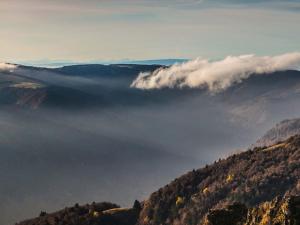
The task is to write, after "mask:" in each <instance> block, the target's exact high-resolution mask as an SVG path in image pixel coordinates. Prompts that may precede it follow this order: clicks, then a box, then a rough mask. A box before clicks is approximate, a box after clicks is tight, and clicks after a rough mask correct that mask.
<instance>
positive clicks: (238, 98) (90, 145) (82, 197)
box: [0, 68, 300, 225]
mask: <svg viewBox="0 0 300 225" xmlns="http://www.w3.org/2000/svg"><path fill="white" fill-rule="evenodd" d="M14 75H16V76H18V77H19V78H20V77H21V78H22V79H25V80H28V79H29V80H30V81H31V82H38V83H42V84H43V85H44V86H46V87H47V88H48V89H49V90H50V87H52V86H55V87H60V88H61V89H59V91H58V92H55V94H57V93H62V94H63V95H62V96H65V95H66V94H68V93H69V92H67V91H66V90H69V89H68V88H72V90H75V91H80V94H82V95H86V94H87V96H88V97H90V96H92V97H93V99H94V98H95V99H96V100H95V101H94V100H93V102H92V103H94V104H88V105H86V104H83V105H82V102H81V101H79V100H78V99H77V97H76V98H74V99H71V100H72V101H74V105H75V106H76V107H74V105H73V106H72V107H67V106H66V105H64V104H60V105H55V104H53V103H51V104H45V105H41V106H40V107H39V108H37V109H31V108H28V107H16V106H11V105H3V106H2V107H1V110H0V151H1V157H0V167H1V168H0V182H1V187H0V211H1V216H0V224H3V225H6V224H13V223H15V222H17V221H20V220H22V219H26V218H31V217H34V216H37V215H38V214H39V212H40V211H41V210H43V211H47V212H52V211H55V210H58V209H61V208H63V207H66V206H71V205H74V204H75V203H81V204H85V203H91V202H93V201H96V202H100V201H111V202H115V203H117V204H121V205H122V206H130V205H131V204H133V201H134V200H135V199H139V200H143V199H145V198H147V196H149V194H150V193H151V192H153V191H155V190H157V189H158V188H159V187H161V186H163V185H165V184H167V183H168V182H170V181H171V180H172V179H175V178H176V177H178V176H180V175H182V174H183V173H185V172H186V171H189V170H191V169H194V168H200V167H202V166H204V165H205V164H208V163H212V162H213V161H214V160H218V159H219V158H222V157H226V156H228V155H229V154H232V153H234V152H236V151H240V150H244V149H247V148H248V147H249V146H250V145H251V144H252V143H254V142H255V141H256V139H258V138H259V137H260V136H261V135H262V134H263V133H264V132H265V131H266V130H267V129H269V128H270V127H272V126H273V125H274V123H275V122H278V121H279V120H281V119H286V118H290V117H294V116H297V113H298V112H299V109H300V106H299V105H298V104H296V102H297V101H298V95H297V94H295V92H294V90H298V89H297V88H296V86H297V85H298V83H299V81H298V83H297V82H295V81H294V80H291V79H292V78H293V77H294V75H293V74H292V75H291V76H290V77H291V78H289V79H285V80H286V82H285V83H282V82H280V84H282V87H280V88H279V87H278V86H276V88H275V84H274V85H273V84H270V82H262V81H260V83H261V84H264V85H269V86H268V91H265V90H266V86H264V85H261V87H260V86H259V85H256V83H255V82H257V81H256V80H252V81H249V82H248V83H247V84H249V87H246V88H245V87H244V88H243V87H242V86H239V87H237V88H236V89H232V90H230V91H228V92H226V93H222V94H219V95H217V96H212V95H210V93H208V92H206V91H203V90H196V91H195V90H154V91H143V90H135V89H131V88H129V85H130V83H131V82H132V80H133V79H134V78H135V77H136V76H137V75H138V74H135V75H130V76H125V77H120V78H114V79H108V78H105V77H101V76H96V77H80V76H79V77H78V76H70V75H68V76H67V75H62V74H58V73H57V71H55V70H36V69H28V68H17V69H16V70H15V72H14ZM10 76H13V74H10ZM132 77H133V79H132ZM278 77H280V76H279V75H278ZM21 78H20V79H21ZM3 79H4V78H3ZM276 79H277V78H276ZM276 79H275V80H276ZM297 79H298V78H297ZM288 81H289V82H288ZM6 82H7V81H6ZM18 82H19V80H18ZM251 82H252V83H254V84H255V85H252V83H251ZM291 85H292V86H291ZM293 85H294V86H293ZM295 85H296V86H295ZM272 87H273V88H272ZM287 87H288V88H287ZM290 87H295V88H294V89H292V88H290ZM48 89H46V91H47V90H48ZM9 90H10V91H11V89H9ZM13 90H15V89H13ZM55 90H56V89H55ZM262 90H264V91H263V92H262ZM274 90H275V91H276V93H277V95H274V93H272V91H274ZM17 91H18V92H17V93H18V94H19V92H20V90H19V89H18V90H17ZM22 91H24V90H22ZM25 91H26V90H25ZM236 91H239V92H238V94H237V93H236ZM1 93H2V92H1ZM10 93H11V92H10ZM21 93H22V94H23V92H21ZM49 93H52V92H49ZM72 93H73V92H72ZM76 93H77V92H76ZM266 93H269V94H270V96H273V95H274V96H279V94H278V93H281V95H280V96H283V93H284V94H285V95H284V97H282V98H278V99H277V100H276V101H275V100H274V99H273V98H271V97H269V98H266ZM52 94H53V93H52ZM55 96H56V97H55V98H54V97H51V96H49V97H48V98H46V100H45V101H46V102H47V101H48V102H49V101H54V102H57V101H58V100H59V101H61V102H62V103H64V102H63V100H62V99H61V96H60V95H55ZM253 96H256V97H255V98H254V97H253ZM262 96H264V98H263V99H264V101H262V100H261V99H262ZM99 99H100V100H99ZM253 99H255V100H254V102H253ZM266 99H267V100H266ZM98 100H99V101H98ZM68 101H69V100H68ZM282 107H283V108H285V107H288V108H289V110H288V112H287V110H280V109H281V108H282ZM298 116H299V115H298ZM260 117H261V119H260V120H258V118H260Z"/></svg>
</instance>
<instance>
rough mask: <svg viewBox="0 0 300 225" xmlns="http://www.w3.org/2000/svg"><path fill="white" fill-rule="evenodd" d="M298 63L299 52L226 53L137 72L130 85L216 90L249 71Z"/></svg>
mask: <svg viewBox="0 0 300 225" xmlns="http://www.w3.org/2000/svg"><path fill="white" fill-rule="evenodd" d="M299 66H300V53H299V52H296V53H287V54H283V55H278V56H263V57H259V56H255V55H241V56H228V57H226V58H225V59H223V60H220V61H214V62H211V61H209V60H206V59H195V60H192V61H189V62H187V63H183V64H177V65H173V66H171V67H170V68H165V69H158V70H156V71H155V72H153V73H141V74H140V75H139V76H138V78H137V79H136V80H135V81H134V82H133V83H132V85H131V87H133V88H139V89H160V88H184V87H188V88H208V89H209V90H210V91H211V92H220V91H223V90H226V89H227V88H229V87H230V86H231V85H232V84H235V83H240V82H242V81H243V80H245V79H247V78H248V77H250V76H251V75H252V74H256V75H259V74H268V73H271V72H275V71H284V70H289V69H296V68H298V67H299Z"/></svg>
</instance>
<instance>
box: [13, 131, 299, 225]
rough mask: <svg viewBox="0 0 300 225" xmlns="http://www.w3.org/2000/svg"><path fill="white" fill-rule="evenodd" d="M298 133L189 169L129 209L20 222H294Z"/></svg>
mask: <svg viewBox="0 0 300 225" xmlns="http://www.w3.org/2000/svg"><path fill="white" fill-rule="evenodd" d="M299 160H300V136H293V137H291V138H289V139H287V140H285V141H283V142H282V143H280V144H277V145H271V146H268V147H264V148H255V149H252V150H249V151H246V152H243V153H240V154H234V155H232V156H230V157H228V158H227V159H222V160H219V161H218V162H215V163H214V164H212V165H207V166H205V167H204V168H202V169H198V170H193V171H191V172H189V173H187V174H185V175H183V176H181V177H179V178H177V179H175V180H174V181H173V182H171V183H170V184H168V185H166V186H165V187H163V188H160V189H159V190H158V191H156V192H154V193H152V194H151V195H150V197H149V198H148V199H147V200H146V201H144V202H142V204H140V203H139V202H136V203H135V204H134V207H133V208H126V209H121V208H120V207H119V206H117V205H113V204H108V203H100V204H95V203H93V204H91V205H86V206H78V205H75V206H74V207H71V208H66V209H65V210H62V211H59V212H57V213H54V214H47V213H41V215H40V216H39V217H38V218H36V219H32V220H27V221H24V222H21V223H19V224H18V225H58V224H64V225H136V224H138V225H161V224H165V225H175V224H187V225H198V224H201V225H262V224H270V225H271V224H272V225H275V224H276V225H286V224H289V225H298V224H300V195H299V194H300V183H299V181H300V164H299Z"/></svg>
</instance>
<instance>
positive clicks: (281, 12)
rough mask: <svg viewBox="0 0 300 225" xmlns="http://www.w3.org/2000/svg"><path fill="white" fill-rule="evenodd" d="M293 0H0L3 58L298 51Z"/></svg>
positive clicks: (298, 4) (298, 11)
mask: <svg viewBox="0 0 300 225" xmlns="http://www.w3.org/2000/svg"><path fill="white" fill-rule="evenodd" d="M299 24H300V1H296V0H284V1H283V0H265V1H260V0H243V1H239V0H139V1H137V0H110V1H106V0H43V1H41V0H26V1H24V0H1V1H0V44H1V51H0V61H26V60H44V59H49V60H60V59H62V60H74V61H90V60H120V59H158V58H195V57H208V58H222V57H224V56H226V55H239V54H249V53H254V54H258V55H274V54H281V53H284V52H294V51H300V42H299V37H300V29H299Z"/></svg>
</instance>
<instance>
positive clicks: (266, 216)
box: [203, 196, 300, 225]
mask: <svg viewBox="0 0 300 225" xmlns="http://www.w3.org/2000/svg"><path fill="white" fill-rule="evenodd" d="M299 224H300V196H291V197H286V198H280V197H276V198H275V199H273V200H272V201H266V202H264V203H261V204H260V205H259V206H257V207H254V208H250V209H248V210H247V209H246V207H245V206H244V205H241V204H234V205H230V206H228V207H226V208H224V209H218V210H213V211H211V212H209V213H208V214H207V215H206V217H205V221H204V223H203V225H299Z"/></svg>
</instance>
